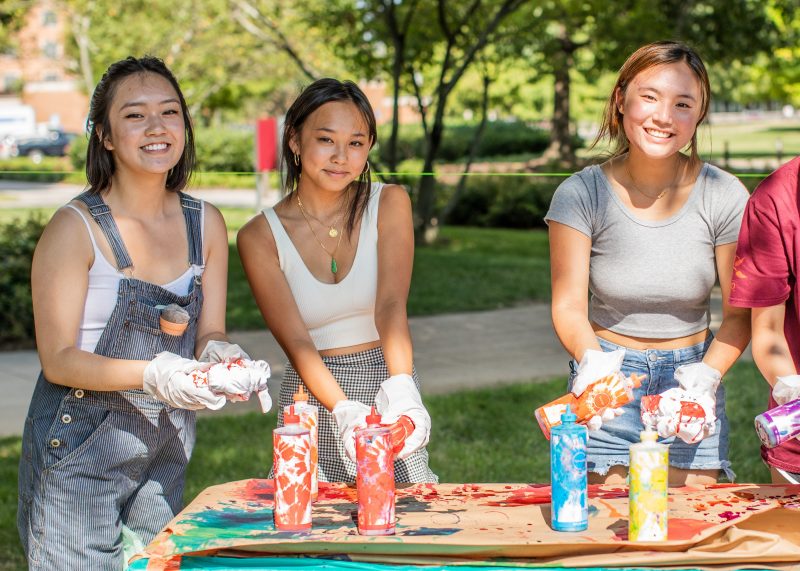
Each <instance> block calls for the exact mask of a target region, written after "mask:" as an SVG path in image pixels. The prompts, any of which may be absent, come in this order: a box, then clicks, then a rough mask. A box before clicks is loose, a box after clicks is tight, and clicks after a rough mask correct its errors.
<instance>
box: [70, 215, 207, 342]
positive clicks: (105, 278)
mask: <svg viewBox="0 0 800 571" xmlns="http://www.w3.org/2000/svg"><path fill="white" fill-rule="evenodd" d="M201 204H202V206H201V208H203V210H202V211H201V215H200V220H201V225H204V224H203V218H204V215H205V204H204V203H202V202H201ZM67 207H68V208H71V209H72V210H74V211H75V212H77V213H78V216H80V217H81V220H83V223H84V224H85V225H86V230H87V231H88V232H89V238H91V240H92V248H94V263H92V267H91V268H89V287H88V290H87V292H86V303H85V304H84V305H83V318H82V319H81V326H80V330H79V331H78V349H80V350H82V351H89V352H90V353H93V352H94V349H95V347H96V346H97V342H98V341H99V340H100V336H101V335H102V334H103V330H104V329H105V328H106V324H107V323H108V320H109V319H110V318H111V314H112V313H113V312H114V307H115V306H116V305H117V292H118V291H119V282H120V280H122V279H123V278H124V277H125V274H123V273H122V272H120V271H119V270H118V269H117V268H116V267H114V265H113V264H111V262H109V261H108V260H107V259H106V257H105V256H104V255H103V253H102V252H101V251H100V249H99V248H98V247H97V242H96V241H95V239H94V232H92V228H91V226H90V224H89V221H88V220H87V219H86V217H85V216H84V214H83V212H81V211H80V209H78V208H76V207H75V206H73V205H72V204H67ZM201 232H202V230H201ZM198 270H200V271H202V270H201V269H200V268H196V267H194V266H192V267H189V269H187V270H186V271H185V272H184V273H182V274H181V275H180V276H178V277H177V278H175V279H174V280H172V281H171V282H169V283H168V284H164V285H162V286H161V287H163V288H164V289H166V290H168V291H171V292H172V293H174V294H175V295H186V294H188V293H189V287H191V285H192V279H193V278H194V275H195V273H197V271H198Z"/></svg>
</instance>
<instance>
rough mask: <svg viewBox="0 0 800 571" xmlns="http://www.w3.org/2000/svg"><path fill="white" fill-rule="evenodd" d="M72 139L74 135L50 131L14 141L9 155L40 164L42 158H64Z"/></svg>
mask: <svg viewBox="0 0 800 571" xmlns="http://www.w3.org/2000/svg"><path fill="white" fill-rule="evenodd" d="M74 138H75V134H74V133H65V132H64V131H50V132H49V133H47V134H46V135H43V136H38V137H25V138H21V139H16V140H15V141H14V142H13V143H12V146H11V151H10V153H9V154H10V155H11V156H12V157H30V159H31V160H32V161H33V162H34V163H40V162H42V158H43V157H63V156H65V155H66V154H67V150H68V149H69V144H70V142H72V139H74Z"/></svg>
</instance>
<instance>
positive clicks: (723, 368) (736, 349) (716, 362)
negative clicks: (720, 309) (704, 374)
mask: <svg viewBox="0 0 800 571" xmlns="http://www.w3.org/2000/svg"><path fill="white" fill-rule="evenodd" d="M749 342H750V312H749V311H748V310H738V311H736V312H735V313H733V314H731V315H729V316H726V317H725V318H724V319H723V320H722V324H721V325H720V327H719V331H717V335H716V336H715V338H714V340H713V341H712V342H711V346H710V347H709V348H708V351H707V352H706V354H705V357H703V362H704V363H705V364H706V365H708V366H710V367H714V368H715V369H716V370H718V371H719V372H720V373H722V375H723V376H724V375H725V373H727V372H728V369H730V368H731V366H732V365H733V364H734V363H735V362H736V359H738V358H739V357H740V356H741V354H742V351H744V350H745V348H746V347H747V344H748V343H749Z"/></svg>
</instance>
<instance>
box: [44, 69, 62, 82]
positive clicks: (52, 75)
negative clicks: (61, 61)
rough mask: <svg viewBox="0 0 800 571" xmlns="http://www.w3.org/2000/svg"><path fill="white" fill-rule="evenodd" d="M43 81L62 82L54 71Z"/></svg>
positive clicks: (45, 76) (46, 74)
mask: <svg viewBox="0 0 800 571" xmlns="http://www.w3.org/2000/svg"><path fill="white" fill-rule="evenodd" d="M43 79H44V81H60V80H61V78H60V77H59V75H58V74H57V73H56V72H54V71H48V72H47V73H45V74H44V77H43Z"/></svg>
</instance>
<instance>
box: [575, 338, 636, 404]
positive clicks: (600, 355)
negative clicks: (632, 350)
mask: <svg viewBox="0 0 800 571" xmlns="http://www.w3.org/2000/svg"><path fill="white" fill-rule="evenodd" d="M624 358H625V349H617V350H616V351H609V352H608V353H606V352H605V351H596V350H594V349H587V350H586V352H585V353H584V354H583V357H581V362H580V363H579V364H578V374H577V375H575V380H574V381H573V382H572V394H573V395H575V396H576V397H579V396H581V394H583V392H584V391H585V390H586V389H587V388H588V387H589V385H591V384H592V383H594V382H595V381H596V380H598V379H602V378H603V377H607V376H609V375H613V374H614V373H619V369H620V367H622V360H623V359H624Z"/></svg>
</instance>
